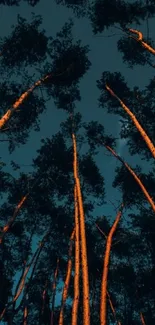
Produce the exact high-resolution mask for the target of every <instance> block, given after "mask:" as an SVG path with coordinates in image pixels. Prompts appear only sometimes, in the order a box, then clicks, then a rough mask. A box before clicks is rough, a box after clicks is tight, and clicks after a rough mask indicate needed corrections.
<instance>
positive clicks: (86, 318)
mask: <svg viewBox="0 0 155 325" xmlns="http://www.w3.org/2000/svg"><path fill="white" fill-rule="evenodd" d="M72 140H73V152H74V162H73V170H74V179H75V184H76V190H77V197H78V207H79V216H80V236H81V262H82V279H83V325H90V306H89V279H88V262H87V246H86V231H85V216H84V209H83V201H82V194H81V187H80V180H79V177H78V162H77V149H76V138H75V135H74V133H72Z"/></svg>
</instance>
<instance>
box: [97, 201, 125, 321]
mask: <svg viewBox="0 0 155 325" xmlns="http://www.w3.org/2000/svg"><path fill="white" fill-rule="evenodd" d="M122 208H123V204H122V206H121V209H120V211H119V212H118V214H117V216H116V220H115V222H114V224H113V226H112V227H111V229H110V232H109V234H108V237H107V241H106V250H105V257H104V265H103V274H102V283H101V302H100V324H101V325H106V323H107V280H108V268H109V259H110V251H111V244H112V237H113V235H114V232H115V231H116V228H117V225H118V223H119V220H120V218H121V215H122Z"/></svg>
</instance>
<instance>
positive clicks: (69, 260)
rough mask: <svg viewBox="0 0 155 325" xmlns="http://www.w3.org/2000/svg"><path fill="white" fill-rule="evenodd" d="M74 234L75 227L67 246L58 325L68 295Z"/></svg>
mask: <svg viewBox="0 0 155 325" xmlns="http://www.w3.org/2000/svg"><path fill="white" fill-rule="evenodd" d="M74 235H75V229H73V231H72V234H71V237H70V247H69V253H68V256H69V258H68V264H67V272H66V279H65V283H64V288H63V293H62V302H61V309H60V316H59V325H63V322H64V306H65V302H66V299H67V296H68V289H69V284H70V278H71V272H72V248H73V239H74Z"/></svg>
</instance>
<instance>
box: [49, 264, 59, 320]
mask: <svg viewBox="0 0 155 325" xmlns="http://www.w3.org/2000/svg"><path fill="white" fill-rule="evenodd" d="M58 270H59V258H57V265H56V269H55V272H54V279H53V284H52V294H53V296H52V308H51V321H50V325H54V308H55V295H56V284H57V277H58Z"/></svg>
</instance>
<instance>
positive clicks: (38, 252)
mask: <svg viewBox="0 0 155 325" xmlns="http://www.w3.org/2000/svg"><path fill="white" fill-rule="evenodd" d="M48 234H49V232H48V233H47V234H46V235H45V236H44V237H43V239H42V241H41V242H40V243H39V248H37V250H36V252H35V253H34V255H33V257H32V259H31V262H30V263H29V265H28V266H27V267H25V271H24V273H23V276H22V278H21V281H20V282H19V286H18V289H17V292H16V294H15V296H14V297H13V300H12V301H11V302H9V303H8V304H7V306H6V307H5V308H4V309H3V311H2V313H1V314H0V320H2V318H3V316H4V314H5V312H6V310H7V308H8V307H9V306H10V305H12V304H14V303H15V302H16V301H17V299H18V298H19V296H20V295H21V293H22V291H23V289H24V286H25V280H26V276H27V274H28V272H29V270H30V267H31V266H32V264H33V262H34V260H35V259H37V256H38V255H39V254H40V252H41V250H42V248H43V245H44V243H45V240H46V238H47V236H48Z"/></svg>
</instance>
